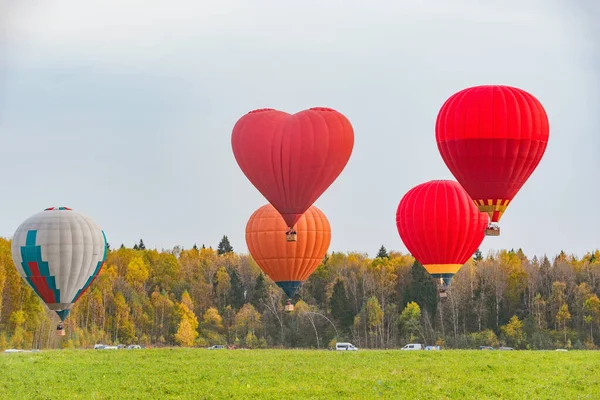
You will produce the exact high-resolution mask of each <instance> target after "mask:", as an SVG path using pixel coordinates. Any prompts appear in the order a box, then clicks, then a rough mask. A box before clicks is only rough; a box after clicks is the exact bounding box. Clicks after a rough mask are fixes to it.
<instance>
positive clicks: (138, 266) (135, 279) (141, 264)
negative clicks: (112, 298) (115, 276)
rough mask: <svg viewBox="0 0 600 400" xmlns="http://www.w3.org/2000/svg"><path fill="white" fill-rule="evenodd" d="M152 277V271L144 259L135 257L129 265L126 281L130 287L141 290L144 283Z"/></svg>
mask: <svg viewBox="0 0 600 400" xmlns="http://www.w3.org/2000/svg"><path fill="white" fill-rule="evenodd" d="M149 276H150V270H149V268H148V265H146V262H145V261H144V259H143V258H142V257H134V258H133V259H132V260H131V261H130V262H129V264H127V275H126V277H125V279H126V280H127V283H129V285H130V286H132V287H134V288H136V289H138V290H141V289H143V288H144V283H145V282H146V281H147V280H148V277H149Z"/></svg>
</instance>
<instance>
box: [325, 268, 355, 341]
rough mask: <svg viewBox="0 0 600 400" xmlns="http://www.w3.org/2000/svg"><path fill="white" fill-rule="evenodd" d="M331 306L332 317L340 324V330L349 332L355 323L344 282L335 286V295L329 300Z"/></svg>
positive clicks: (339, 281)
mask: <svg viewBox="0 0 600 400" xmlns="http://www.w3.org/2000/svg"><path fill="white" fill-rule="evenodd" d="M329 304H330V306H331V316H332V317H333V318H334V319H335V320H336V321H337V322H338V323H339V326H340V329H341V330H343V331H345V332H347V331H349V330H350V327H351V326H352V323H353V322H354V314H353V313H352V308H351V306H350V301H349V300H348V297H347V296H346V289H345V287H344V282H342V281H341V280H339V279H338V280H337V282H336V283H335V285H334V286H333V293H332V294H331V297H330V299H329Z"/></svg>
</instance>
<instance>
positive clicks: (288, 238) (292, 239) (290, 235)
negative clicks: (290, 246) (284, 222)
mask: <svg viewBox="0 0 600 400" xmlns="http://www.w3.org/2000/svg"><path fill="white" fill-rule="evenodd" d="M285 240H286V241H288V242H296V241H297V240H298V239H297V235H296V232H286V234H285Z"/></svg>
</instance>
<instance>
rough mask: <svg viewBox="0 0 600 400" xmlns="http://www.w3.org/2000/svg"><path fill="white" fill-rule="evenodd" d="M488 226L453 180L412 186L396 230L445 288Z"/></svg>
mask: <svg viewBox="0 0 600 400" xmlns="http://www.w3.org/2000/svg"><path fill="white" fill-rule="evenodd" d="M487 224H488V216H487V214H485V213H482V212H480V211H479V210H478V209H477V207H476V206H475V204H474V203H473V201H471V198H470V197H469V195H468V194H467V192H465V190H464V189H463V188H462V187H461V186H460V185H459V184H458V183H457V182H454V181H446V180H435V181H429V182H426V183H422V184H420V185H418V186H415V187H414V188H412V189H411V190H409V191H408V192H407V193H406V194H405V195H404V197H402V200H400V204H399V205H398V209H397V211H396V227H397V228H398V233H399V234H400V238H401V239H402V241H403V242H404V245H405V246H406V248H407V249H408V251H409V252H410V253H411V254H412V255H413V256H414V257H415V258H416V259H417V260H418V261H419V262H420V263H421V264H422V265H423V266H424V267H425V269H426V270H427V272H429V273H430V274H431V275H432V276H433V277H435V278H442V279H444V281H445V283H446V285H448V284H450V280H451V279H452V277H453V276H454V274H456V272H457V271H458V270H459V269H460V267H462V265H463V264H465V263H466V262H467V260H468V259H469V258H470V257H471V256H472V255H473V254H474V253H475V251H476V250H477V248H478V247H479V246H480V245H481V242H482V241H483V238H484V230H485V228H486V226H487Z"/></svg>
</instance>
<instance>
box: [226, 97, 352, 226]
mask: <svg viewBox="0 0 600 400" xmlns="http://www.w3.org/2000/svg"><path fill="white" fill-rule="evenodd" d="M231 145H232V147H233V154H234V156H235V159H236V161H237V163H238V164H239V166H240V168H241V169H242V171H243V172H244V174H245V175H246V177H247V178H248V179H249V180H250V182H252V184H253V185H254V186H255V187H256V188H257V189H258V191H259V192H260V193H262V195H263V196H265V198H266V199H267V200H268V201H269V202H270V203H271V204H272V205H273V206H274V207H275V208H276V209H277V211H279V213H280V214H281V215H282V216H283V219H284V220H285V222H286V224H287V226H288V227H290V228H292V227H293V226H294V225H295V224H296V222H298V220H299V219H300V217H301V216H302V214H304V212H305V211H306V210H307V209H308V208H309V207H310V206H312V205H313V203H314V202H315V201H316V200H317V199H318V198H319V197H320V196H321V194H323V192H324V191H325V190H326V189H327V188H328V187H329V186H330V185H331V184H332V183H333V181H335V179H336V178H337V177H338V176H339V175H340V173H341V172H342V170H343V169H344V167H345V166H346V164H347V163H348V160H349V159H350V155H351V154H352V148H353V147H354V131H353V129H352V125H351V124H350V121H348V119H347V118H346V117H345V116H343V115H342V114H340V113H339V112H337V111H335V110H332V109H330V108H311V109H309V110H304V111H301V112H299V113H297V114H288V113H286V112H283V111H277V110H273V109H261V110H255V111H251V112H249V113H248V114H246V115H244V116H243V117H242V118H240V119H239V120H238V122H237V123H236V124H235V126H234V128H233V133H232V135H231Z"/></svg>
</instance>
